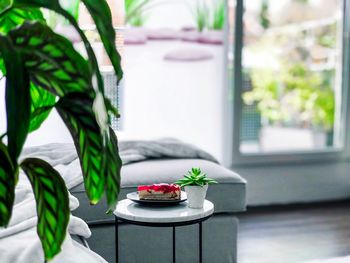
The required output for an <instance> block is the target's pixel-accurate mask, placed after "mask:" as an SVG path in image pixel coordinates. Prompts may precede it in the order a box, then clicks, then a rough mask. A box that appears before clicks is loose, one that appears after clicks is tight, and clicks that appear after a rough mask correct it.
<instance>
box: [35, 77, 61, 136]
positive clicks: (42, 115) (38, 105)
mask: <svg viewBox="0 0 350 263" xmlns="http://www.w3.org/2000/svg"><path fill="white" fill-rule="evenodd" d="M30 97H31V114H30V126H29V132H32V131H35V130H37V129H39V128H40V125H41V124H42V123H43V122H44V121H45V120H46V118H47V117H48V116H49V114H50V112H51V109H52V107H53V106H54V104H55V100H56V97H55V96H54V95H53V94H52V93H50V92H48V91H47V90H45V89H42V88H41V87H39V86H36V85H34V84H33V83H31V84H30Z"/></svg>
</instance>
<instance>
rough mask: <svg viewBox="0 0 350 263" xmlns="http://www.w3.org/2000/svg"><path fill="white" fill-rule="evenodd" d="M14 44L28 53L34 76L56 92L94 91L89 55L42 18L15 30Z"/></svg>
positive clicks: (27, 56) (38, 81)
mask: <svg viewBox="0 0 350 263" xmlns="http://www.w3.org/2000/svg"><path fill="white" fill-rule="evenodd" d="M9 36H10V38H11V39H12V42H13V45H14V46H15V47H16V48H17V49H20V50H21V52H22V53H24V54H26V67H27V69H28V71H29V73H30V76H31V80H32V82H33V83H35V84H36V85H38V86H40V87H42V88H45V89H47V90H49V91H51V92H52V93H54V94H55V95H58V96H63V95H64V94H67V93H69V92H75V91H83V92H87V93H93V90H92V87H91V84H90V81H91V78H90V71H89V67H88V64H87V62H86V61H85V59H84V58H83V57H82V56H81V55H80V54H79V53H78V52H77V51H76V50H75V49H74V47H73V45H72V44H71V42H70V41H69V40H67V39H66V38H64V37H62V36H60V35H58V34H55V33H54V32H53V31H52V30H51V29H50V28H49V27H48V26H47V25H44V24H42V23H40V22H34V23H29V22H26V23H24V24H22V25H21V26H20V27H18V28H16V29H14V30H11V31H10V32H9Z"/></svg>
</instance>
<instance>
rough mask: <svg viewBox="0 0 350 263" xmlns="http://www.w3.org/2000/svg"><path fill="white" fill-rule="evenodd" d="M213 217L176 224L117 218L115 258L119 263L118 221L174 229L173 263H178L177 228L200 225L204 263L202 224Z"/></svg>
mask: <svg viewBox="0 0 350 263" xmlns="http://www.w3.org/2000/svg"><path fill="white" fill-rule="evenodd" d="M210 217H211V215H209V216H207V217H203V218H200V219H196V220H191V221H185V222H175V223H149V222H137V221H131V220H127V219H123V218H118V217H117V216H116V217H115V246H116V247H115V257H116V263H119V223H118V220H120V221H123V222H126V223H129V224H132V225H139V226H148V227H172V228H173V235H172V236H173V238H172V239H173V240H172V241H173V263H176V240H175V239H176V231H175V230H176V227H178V226H188V225H193V224H198V225H199V227H198V232H199V257H198V258H199V262H200V263H202V262H203V233H202V232H203V227H202V222H203V221H205V220H207V219H208V218H210Z"/></svg>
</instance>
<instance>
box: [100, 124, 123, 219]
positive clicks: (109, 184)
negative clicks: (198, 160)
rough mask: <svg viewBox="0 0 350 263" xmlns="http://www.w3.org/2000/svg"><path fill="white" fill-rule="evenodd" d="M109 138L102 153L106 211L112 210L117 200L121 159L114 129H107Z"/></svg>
mask: <svg viewBox="0 0 350 263" xmlns="http://www.w3.org/2000/svg"><path fill="white" fill-rule="evenodd" d="M109 137H110V140H109V142H108V143H107V147H106V150H105V151H106V153H105V154H104V162H103V163H104V166H105V174H106V182H105V189H106V198H107V204H108V209H109V211H108V212H112V211H113V210H114V209H115V206H116V204H117V201H118V193H119V190H120V170H121V167H122V160H121V159H120V156H119V151H118V140H117V137H116V135H115V133H114V131H113V130H112V129H111V128H110V130H109Z"/></svg>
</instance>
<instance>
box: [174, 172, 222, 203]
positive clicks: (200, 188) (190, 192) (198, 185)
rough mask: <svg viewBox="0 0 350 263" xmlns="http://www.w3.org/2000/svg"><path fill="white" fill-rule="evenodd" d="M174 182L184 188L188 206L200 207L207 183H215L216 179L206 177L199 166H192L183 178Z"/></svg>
mask: <svg viewBox="0 0 350 263" xmlns="http://www.w3.org/2000/svg"><path fill="white" fill-rule="evenodd" d="M176 184H178V185H180V186H181V187H184V188H185V192H186V194H187V199H188V207H190V208H202V207H203V204H204V199H205V196H206V194H207V190H208V185H209V184H217V181H215V180H213V179H210V178H208V177H207V175H206V174H205V173H202V171H201V169H200V168H192V169H191V171H188V173H187V175H185V176H184V178H182V179H180V180H178V181H177V182H176Z"/></svg>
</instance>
